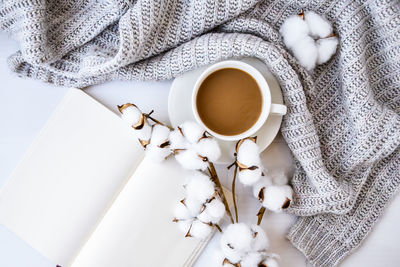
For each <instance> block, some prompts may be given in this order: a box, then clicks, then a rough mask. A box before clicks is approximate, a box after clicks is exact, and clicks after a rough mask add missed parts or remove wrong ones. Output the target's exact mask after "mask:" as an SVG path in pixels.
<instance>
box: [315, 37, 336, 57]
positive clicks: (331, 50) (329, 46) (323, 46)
mask: <svg viewBox="0 0 400 267" xmlns="http://www.w3.org/2000/svg"><path fill="white" fill-rule="evenodd" d="M338 44H339V40H338V38H336V37H329V38H325V39H320V40H318V41H317V49H318V61H317V62H318V64H324V63H325V62H327V61H328V60H329V59H330V58H331V57H332V56H333V55H334V54H335V53H336V48H337V46H338Z"/></svg>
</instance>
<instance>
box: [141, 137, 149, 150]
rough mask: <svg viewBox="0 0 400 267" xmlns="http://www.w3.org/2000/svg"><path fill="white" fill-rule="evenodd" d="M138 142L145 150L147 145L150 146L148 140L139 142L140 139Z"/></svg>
mask: <svg viewBox="0 0 400 267" xmlns="http://www.w3.org/2000/svg"><path fill="white" fill-rule="evenodd" d="M139 142H140V144H141V145H142V146H143V147H144V148H146V146H147V145H148V144H150V140H140V139H139Z"/></svg>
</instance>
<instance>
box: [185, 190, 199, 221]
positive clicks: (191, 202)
mask: <svg viewBox="0 0 400 267" xmlns="http://www.w3.org/2000/svg"><path fill="white" fill-rule="evenodd" d="M185 206H186V207H187V209H188V211H189V213H190V215H191V216H192V217H196V216H197V215H198V214H199V213H200V211H201V209H202V208H203V202H201V201H199V200H198V199H197V198H194V197H191V196H190V195H189V196H187V197H186V198H185Z"/></svg>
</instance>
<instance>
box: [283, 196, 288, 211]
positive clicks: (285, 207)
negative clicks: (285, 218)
mask: <svg viewBox="0 0 400 267" xmlns="http://www.w3.org/2000/svg"><path fill="white" fill-rule="evenodd" d="M289 206H290V199H289V198H286V201H285V203H283V205H282V209H287V208H289Z"/></svg>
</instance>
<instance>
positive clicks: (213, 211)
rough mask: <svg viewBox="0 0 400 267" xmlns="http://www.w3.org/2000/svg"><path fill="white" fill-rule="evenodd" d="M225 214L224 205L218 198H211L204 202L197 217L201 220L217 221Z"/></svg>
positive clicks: (214, 222) (215, 222)
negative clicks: (202, 208) (203, 207)
mask: <svg viewBox="0 0 400 267" xmlns="http://www.w3.org/2000/svg"><path fill="white" fill-rule="evenodd" d="M224 215H225V206H224V204H223V203H222V201H221V200H220V199H219V198H215V199H213V200H211V202H209V203H206V204H205V209H204V210H203V212H202V213H200V215H199V216H197V218H198V219H199V220H200V221H202V222H211V223H213V224H217V223H219V221H220V220H221V219H222V217H223V216H224Z"/></svg>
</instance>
